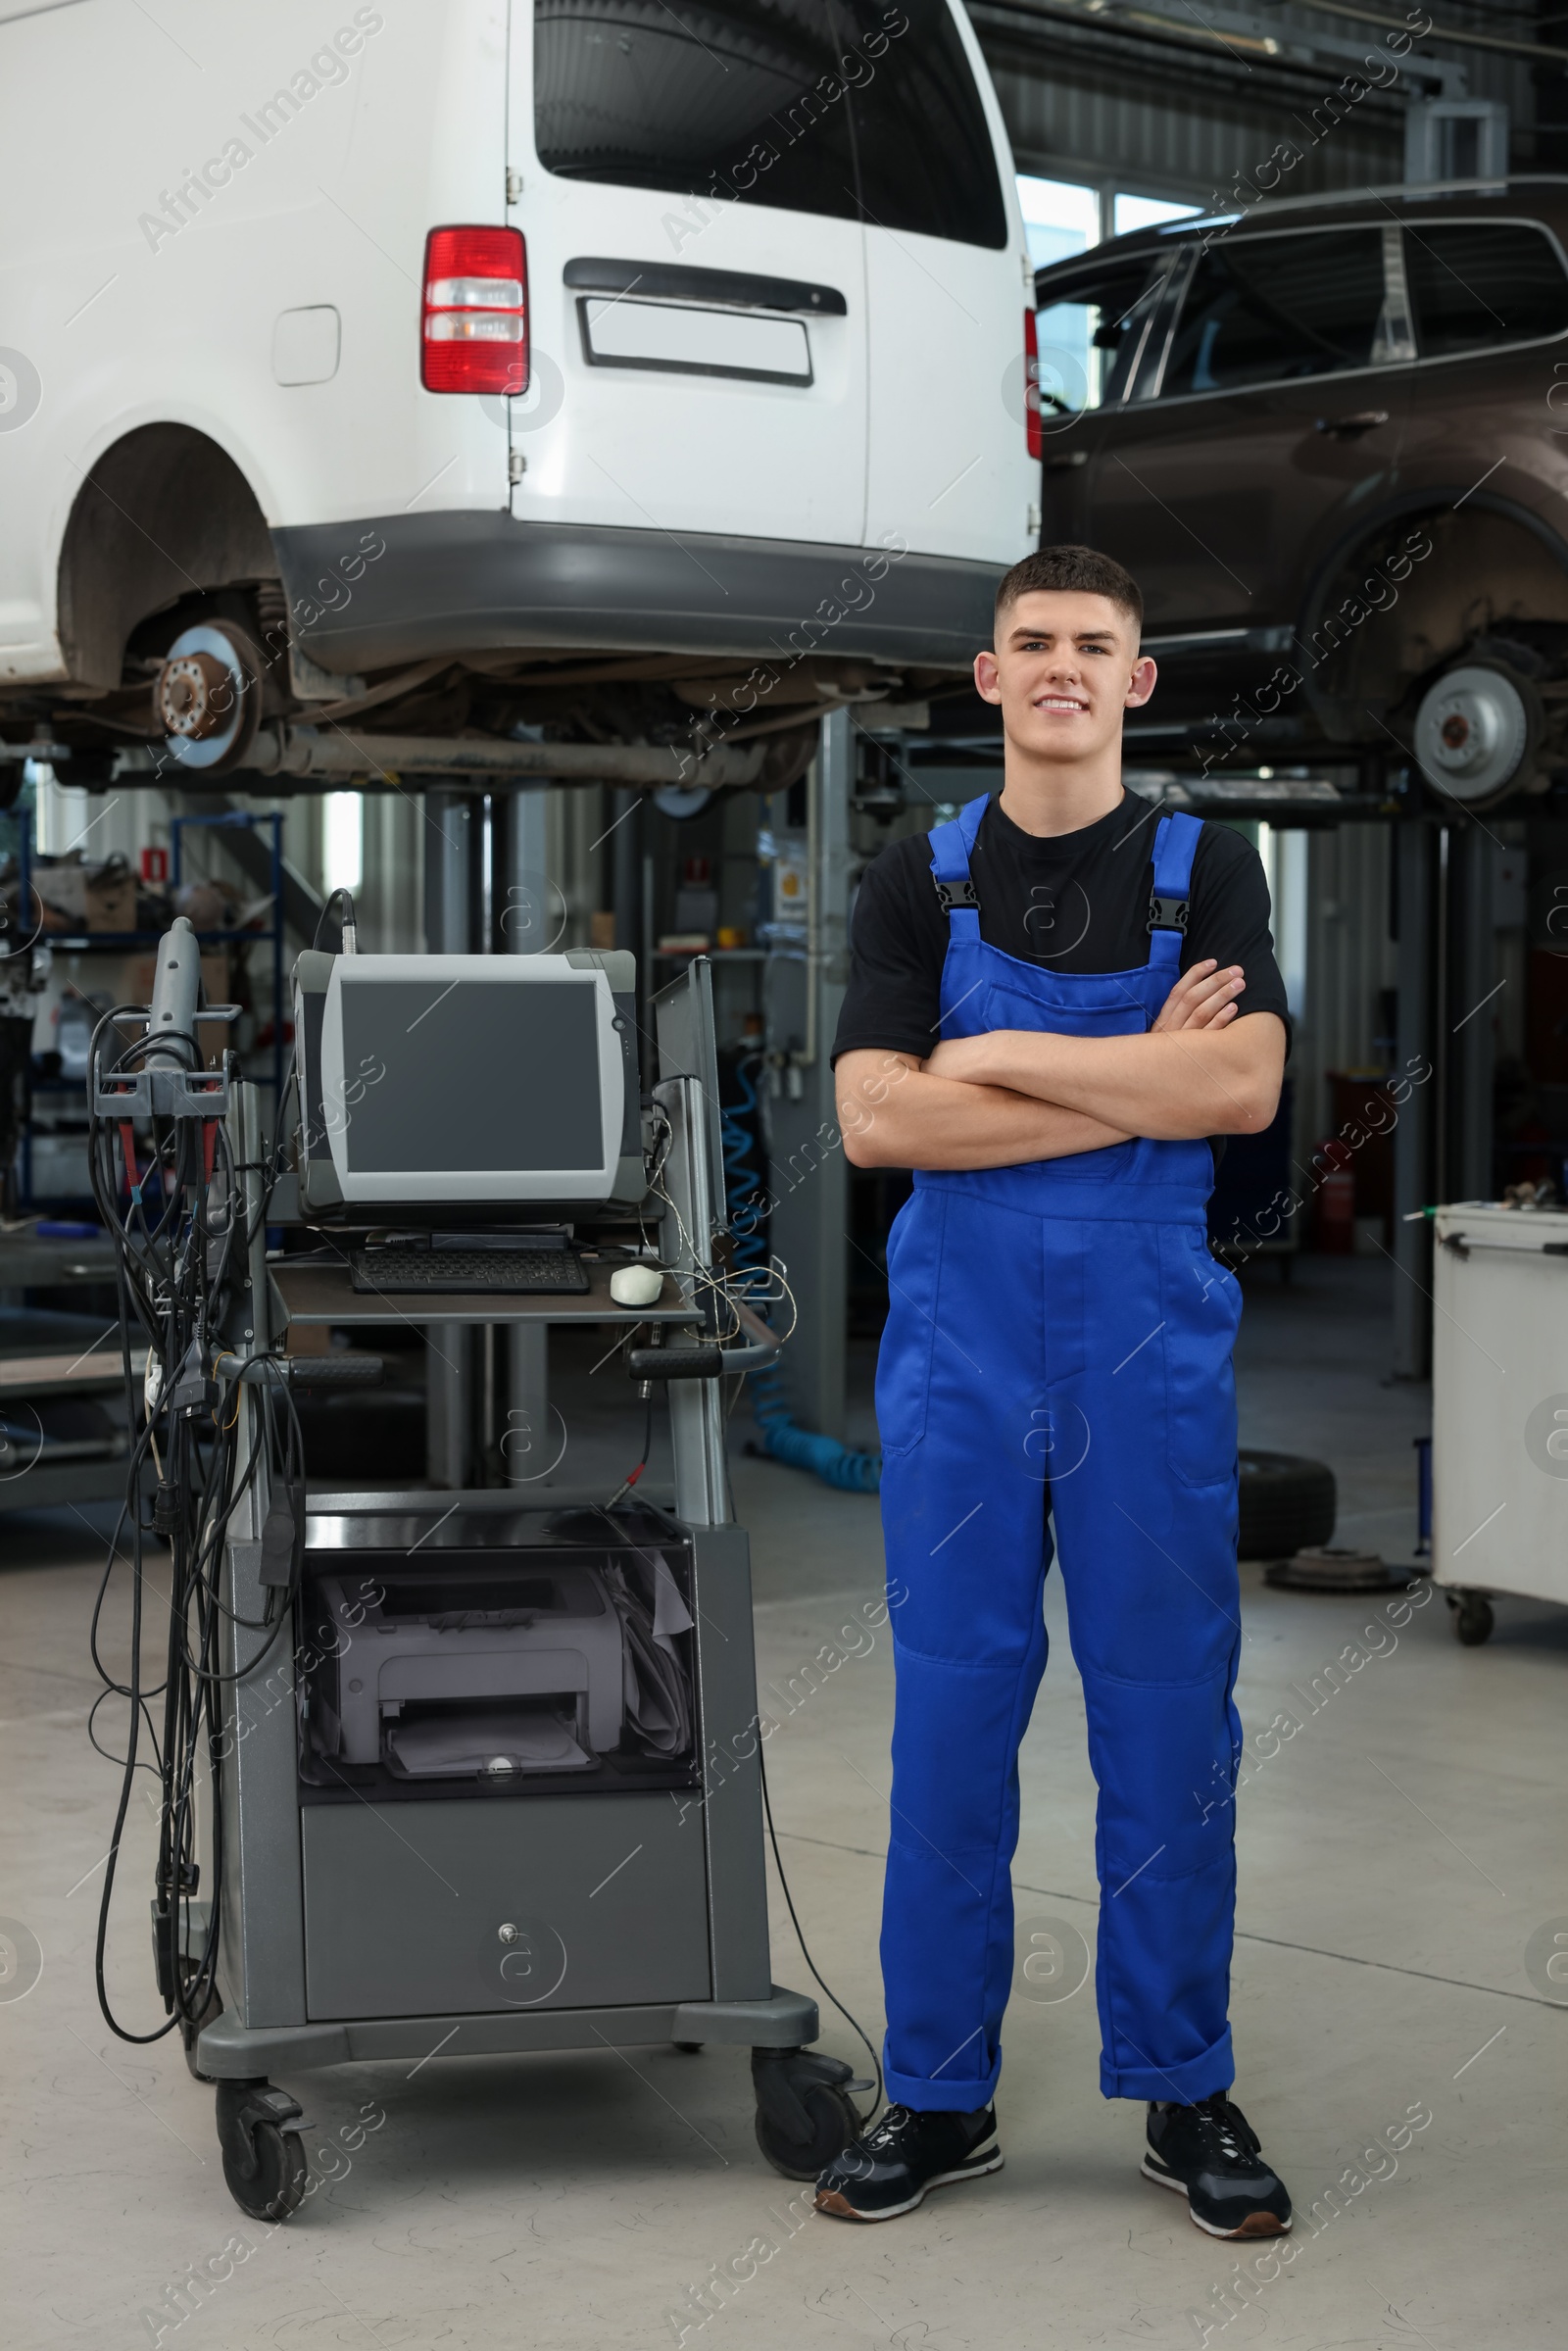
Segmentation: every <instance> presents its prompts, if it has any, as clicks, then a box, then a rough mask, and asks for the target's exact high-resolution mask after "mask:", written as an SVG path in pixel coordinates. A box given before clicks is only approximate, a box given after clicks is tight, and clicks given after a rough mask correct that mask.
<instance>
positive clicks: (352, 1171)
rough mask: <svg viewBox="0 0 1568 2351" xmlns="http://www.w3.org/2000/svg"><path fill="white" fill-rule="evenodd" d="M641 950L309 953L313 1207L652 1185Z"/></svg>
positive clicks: (304, 1163)
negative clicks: (645, 1174)
mask: <svg viewBox="0 0 1568 2351" xmlns="http://www.w3.org/2000/svg"><path fill="white" fill-rule="evenodd" d="M631 960H632V959H631V957H630V956H629V955H603V954H600V955H590V954H575V953H574V954H568V955H331V956H327V955H317V954H312V955H302V956H301V957H300V961H299V965H298V966H297V968H296V974H295V981H296V1021H295V1044H296V1052H297V1053H298V1056H299V1063H300V1081H301V1082H300V1106H301V1127H302V1137H303V1145H304V1148H303V1150H302V1151H301V1153H300V1170H301V1179H302V1180H301V1194H302V1200H303V1203H304V1204H305V1205H306V1206H308V1207H332V1208H341V1209H343V1210H348V1211H353V1210H356V1209H359V1210H361V1211H365V1212H367V1214H368V1216H369V1218H370V1220H371V1221H377V1220H379V1216H380V1215H384V1213H385V1212H386V1211H388V1210H390V1209H396V1210H399V1211H407V1210H411V1209H415V1210H417V1209H418V1208H420V1207H428V1208H432V1209H435V1208H444V1207H451V1208H470V1209H471V1208H476V1207H484V1208H489V1209H493V1210H495V1211H498V1212H500V1213H503V1214H505V1212H507V1211H509V1210H519V1209H522V1210H525V1209H528V1208H530V1207H534V1206H537V1205H538V1204H540V1203H548V1204H549V1205H550V1206H551V1207H553V1208H558V1209H560V1208H570V1207H572V1206H574V1205H580V1206H583V1207H588V1206H592V1205H598V1204H602V1203H604V1202H606V1201H608V1200H611V1199H612V1198H613V1197H617V1196H623V1195H624V1193H625V1191H626V1189H627V1183H628V1178H630V1179H632V1182H631V1192H632V1197H638V1196H640V1194H641V1192H642V1190H643V1185H642V1181H641V1174H642V1160H641V1135H640V1122H639V1115H638V1089H637V1056H636V1037H635V998H634V993H633V992H634V988H635V978H634V973H633V970H632V968H631ZM621 964H624V965H625V966H626V967H627V968H626V969H625V970H624V971H622V970H620V969H619V968H618V966H620V965H621ZM607 966H610V967H611V968H607ZM621 983H623V985H622V984H621ZM628 1163H629V1164H628Z"/></svg>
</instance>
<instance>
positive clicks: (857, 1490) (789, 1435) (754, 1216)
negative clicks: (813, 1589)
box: [719, 1053, 882, 1494]
mask: <svg viewBox="0 0 1568 2351" xmlns="http://www.w3.org/2000/svg"><path fill="white" fill-rule="evenodd" d="M759 1060H760V1055H759V1054H755V1053H753V1054H748V1055H747V1056H746V1058H745V1059H744V1060H742V1061H739V1062H737V1063H736V1066H735V1083H736V1086H737V1087H738V1088H739V1090H740V1095H741V1101H740V1103H739V1106H738V1108H737V1107H734V1106H731V1105H730V1104H728V1103H726V1104H725V1105H724V1106H723V1108H722V1110H721V1112H720V1127H719V1132H720V1137H721V1140H722V1143H723V1150H724V1200H725V1210H726V1213H727V1215H728V1218H729V1229H730V1232H731V1235H732V1236H733V1239H734V1245H735V1247H734V1263H735V1269H736V1271H737V1273H739V1274H740V1275H741V1276H742V1277H743V1279H744V1277H745V1276H746V1275H747V1274H749V1273H756V1274H762V1275H765V1270H766V1266H767V1244H766V1242H765V1241H764V1240H763V1238H762V1236H761V1233H760V1230H759V1227H760V1224H761V1221H762V1200H761V1197H760V1184H759V1181H758V1174H757V1169H756V1167H755V1166H754V1164H753V1162H752V1158H751V1151H752V1134H751V1130H750V1128H749V1127H748V1125H747V1123H746V1121H747V1118H748V1117H749V1116H750V1115H751V1114H753V1113H755V1111H756V1108H757V1089H756V1087H755V1086H754V1085H753V1084H752V1081H751V1077H750V1074H749V1072H750V1071H751V1070H752V1069H755V1068H756V1067H757V1065H758V1062H759ZM750 1377H751V1382H752V1411H753V1414H754V1416H755V1418H756V1421H757V1430H758V1435H759V1436H760V1438H761V1441H762V1449H763V1451H764V1452H767V1453H770V1454H771V1455H772V1457H773V1459H774V1460H775V1461H784V1462H787V1463H788V1464H789V1466H790V1468H791V1469H809V1470H810V1471H811V1473H812V1475H813V1476H815V1477H818V1478H820V1479H822V1481H823V1483H824V1484H825V1485H828V1486H836V1487H838V1488H839V1489H840V1491H841V1492H843V1493H846V1494H875V1493H876V1491H877V1489H878V1487H879V1486H880V1485H881V1482H882V1456H881V1454H880V1453H861V1452H857V1451H855V1450H854V1449H853V1448H852V1447H851V1446H849V1445H840V1443H839V1441H838V1439H837V1438H836V1437H818V1436H816V1435H814V1434H813V1433H812V1431H811V1430H809V1429H803V1428H801V1427H800V1426H799V1425H798V1424H797V1423H796V1421H795V1420H794V1419H793V1418H792V1417H791V1414H790V1408H789V1405H788V1404H787V1402H786V1401H785V1398H784V1383H783V1375H782V1372H781V1370H780V1367H779V1362H778V1359H777V1357H776V1356H775V1358H774V1360H773V1361H772V1362H771V1363H767V1364H764V1365H763V1366H762V1368H761V1370H760V1371H754V1372H753V1373H752V1374H751V1375H750Z"/></svg>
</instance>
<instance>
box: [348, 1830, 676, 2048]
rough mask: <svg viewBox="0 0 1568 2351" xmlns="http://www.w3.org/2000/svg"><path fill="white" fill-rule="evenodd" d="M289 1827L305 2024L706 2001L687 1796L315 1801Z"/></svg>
mask: <svg viewBox="0 0 1568 2351" xmlns="http://www.w3.org/2000/svg"><path fill="white" fill-rule="evenodd" d="M302 1828H303V1834H304V1854H305V1967H306V1984H307V1998H308V2004H309V2013H310V2016H311V2018H312V2020H313V2021H317V2020H323V2021H324V2020H327V2019H332V2018H360V2017H386V2016H458V2015H489V2014H495V2013H505V2012H506V2011H507V2010H508V2009H514V2008H515V2009H524V2008H614V2007H630V2006H634V2005H636V2004H638V2003H641V2002H652V2001H663V2000H706V1999H707V1998H708V1997H709V1996H710V1990H711V1971H710V1964H709V1951H708V1895H707V1880H706V1870H705V1864H704V1855H703V1826H702V1807H701V1805H700V1803H699V1802H698V1801H697V1800H696V1798H695V1797H693V1798H692V1799H691V1800H689V1801H685V1802H683V1801H682V1799H681V1798H680V1797H678V1796H675V1795H672V1794H671V1793H670V1792H669V1791H668V1790H667V1789H666V1790H665V1791H663V1792H662V1793H661V1794H658V1795H654V1794H647V1795H627V1796H613V1795H603V1796H594V1797H592V1798H589V1799H585V1798H582V1797H574V1796H560V1797H552V1796H541V1797H537V1798H525V1797H515V1798H505V1797H497V1798H493V1799H485V1798H478V1799H475V1800H474V1801H472V1802H467V1801H455V1802H446V1803H421V1802H418V1801H411V1802H407V1803H397V1804H379V1805H372V1804H365V1803H351V1804H346V1805H337V1804H316V1805H310V1806H307V1807H306V1808H305V1810H304V1812H303V1814H302Z"/></svg>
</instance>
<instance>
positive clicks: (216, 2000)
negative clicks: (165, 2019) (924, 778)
mask: <svg viewBox="0 0 1568 2351" xmlns="http://www.w3.org/2000/svg"><path fill="white" fill-rule="evenodd" d="M188 1981H189V1979H188V1978H187V1983H188ZM222 2013H223V2003H222V2001H221V1998H220V1997H219V1992H218V1986H217V1984H211V1985H209V1987H208V1992H207V1999H206V2003H205V2005H204V2006H203V2007H202V2009H201V2010H200V2012H199V2013H198V2014H197V2015H196V2016H193V2017H186V2016H182V2017H181V2018H180V2020H179V2037H180V2040H181V2042H182V2043H183V2044H184V2050H185V2063H186V2065H187V2066H188V2067H189V2068H190V2077H191V2080H192V2081H193V2082H212V2081H215V2080H216V2079H217V2077H216V2076H215V2075H212V2074H204V2073H203V2072H202V2071H201V2070H200V2068H199V2067H198V2065H197V2063H196V2043H197V2042H198V2040H200V2038H201V2036H202V2033H204V2032H205V2031H206V2029H207V2027H208V2026H209V2025H211V2024H213V2023H214V2022H215V2021H216V2019H217V2018H219V2017H221V2015H222Z"/></svg>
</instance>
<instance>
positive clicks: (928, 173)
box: [534, 0, 1007, 248]
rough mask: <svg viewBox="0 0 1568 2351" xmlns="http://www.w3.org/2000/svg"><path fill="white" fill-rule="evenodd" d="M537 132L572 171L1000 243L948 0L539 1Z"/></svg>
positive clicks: (548, 162) (979, 113) (542, 155)
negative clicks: (894, 1)
mask: <svg viewBox="0 0 1568 2351" xmlns="http://www.w3.org/2000/svg"><path fill="white" fill-rule="evenodd" d="M841 69H842V70H841ZM534 132H535V138H536V142H537V145H538V149H539V160H540V162H541V163H542V164H543V165H544V167H545V169H546V171H554V172H557V173H559V174H560V175H561V176H562V177H564V178H568V179H587V180H597V181H600V182H602V183H605V184H607V185H609V186H612V187H630V188H660V189H667V190H668V191H669V192H670V193H671V194H672V195H682V196H696V197H699V198H704V197H706V198H707V199H708V200H709V201H710V202H713V203H726V202H731V201H736V202H739V203H742V204H760V205H765V206H768V207H770V208H772V209H775V210H780V211H785V212H800V213H817V214H827V215H829V216H831V217H833V218H835V219H838V220H865V221H867V222H868V223H874V224H875V225H877V226H880V227H884V228H890V229H896V230H901V231H904V232H907V233H910V232H912V233H913V234H916V235H923V236H933V237H951V238H953V239H955V240H956V242H958V243H960V244H967V245H990V246H993V247H997V248H1000V247H1002V246H1004V245H1005V243H1006V241H1007V222H1006V213H1005V208H1004V205H1003V200H1002V186H1001V182H1000V180H999V178H998V176H997V167H996V158H995V155H994V153H993V150H992V145H991V134H990V131H989V130H988V128H987V126H986V119H985V114H984V111H983V109H982V107H981V103H980V93H979V91H978V90H977V89H976V87H975V82H974V75H973V74H972V73H970V71H969V66H968V61H967V59H966V58H965V56H964V54H963V45H962V43H961V41H960V40H959V38H958V32H957V27H956V24H954V21H953V18H952V16H951V15H950V13H949V11H948V8H947V6H946V0H899V5H897V6H889V5H886V0H681V5H680V6H679V7H678V8H676V9H670V8H668V7H666V6H664V4H663V0H537V5H536V7H535V11H534Z"/></svg>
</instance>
